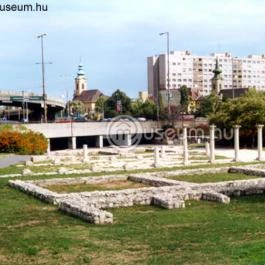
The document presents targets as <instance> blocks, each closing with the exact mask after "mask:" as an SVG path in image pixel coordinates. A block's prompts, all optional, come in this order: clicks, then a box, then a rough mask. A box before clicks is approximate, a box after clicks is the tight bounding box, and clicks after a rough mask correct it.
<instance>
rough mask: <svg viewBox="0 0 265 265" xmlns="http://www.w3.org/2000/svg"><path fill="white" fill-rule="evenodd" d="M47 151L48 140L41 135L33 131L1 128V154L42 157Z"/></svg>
mask: <svg viewBox="0 0 265 265" xmlns="http://www.w3.org/2000/svg"><path fill="white" fill-rule="evenodd" d="M46 150H47V140H46V138H45V137H44V135H42V134H40V133H37V132H33V131H31V130H15V129H13V128H0V152H3V153H18V154H23V155H25V154H27V155H40V154H44V153H45V152H46Z"/></svg>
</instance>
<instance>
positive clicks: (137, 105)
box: [131, 100, 157, 120]
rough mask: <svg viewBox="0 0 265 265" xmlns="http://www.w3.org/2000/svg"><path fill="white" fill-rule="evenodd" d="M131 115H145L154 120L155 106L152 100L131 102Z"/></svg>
mask: <svg viewBox="0 0 265 265" xmlns="http://www.w3.org/2000/svg"><path fill="white" fill-rule="evenodd" d="M131 111H132V115H133V116H135V117H145V118H146V119H152V120H154V119H155V118H156V115H157V106H156V104H155V102H154V101H152V100H146V101H145V102H143V101H141V100H137V101H135V102H133V103H132V107H131Z"/></svg>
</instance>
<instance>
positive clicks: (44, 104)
mask: <svg viewBox="0 0 265 265" xmlns="http://www.w3.org/2000/svg"><path fill="white" fill-rule="evenodd" d="M45 36H47V34H45V33H44V34H41V35H39V36H37V38H38V39H40V40H41V70H42V71H41V72H42V97H43V110H44V113H43V114H44V122H45V123H47V94H46V89H45V62H44V51H43V37H45Z"/></svg>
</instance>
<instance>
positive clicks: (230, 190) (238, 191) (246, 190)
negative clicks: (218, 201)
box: [200, 178, 265, 196]
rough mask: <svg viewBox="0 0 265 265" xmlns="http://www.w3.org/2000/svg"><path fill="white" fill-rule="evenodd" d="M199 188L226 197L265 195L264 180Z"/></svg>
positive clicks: (226, 182)
mask: <svg viewBox="0 0 265 265" xmlns="http://www.w3.org/2000/svg"><path fill="white" fill-rule="evenodd" d="M200 186H201V188H207V189H211V190H214V191H216V192H218V193H222V194H225V195H227V196H243V195H253V194H263V193H265V179H264V178H258V179H249V180H235V181H225V182H218V183H204V184H200Z"/></svg>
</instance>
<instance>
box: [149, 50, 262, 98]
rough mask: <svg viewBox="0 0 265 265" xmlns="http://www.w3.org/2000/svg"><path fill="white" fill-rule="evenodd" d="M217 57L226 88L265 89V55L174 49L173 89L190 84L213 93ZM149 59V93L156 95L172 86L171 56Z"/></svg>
mask: <svg viewBox="0 0 265 265" xmlns="http://www.w3.org/2000/svg"><path fill="white" fill-rule="evenodd" d="M216 58H217V59H218V63H219V67H220V68H221V69H222V77H223V80H224V81H223V88H224V89H232V88H235V89H236V88H249V87H256V88H257V89H260V90H265V55H250V56H248V57H246V58H237V57H232V55H231V54H230V53H212V54H210V55H209V56H197V55H192V54H191V53H190V52H189V51H174V52H170V55H169V89H178V88H180V87H181V86H182V85H186V86H187V87H189V88H192V90H193V91H196V92H198V93H199V94H200V95H203V96H206V95H209V94H210V93H211V91H212V81H211V79H212V78H213V70H214V67H215V61H216ZM147 62H148V93H149V95H151V96H153V97H155V98H156V97H157V91H158V90H165V89H167V87H168V83H167V74H168V72H167V68H168V67H167V65H168V62H167V55H165V54H161V55H158V56H152V57H148V58H147Z"/></svg>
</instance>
